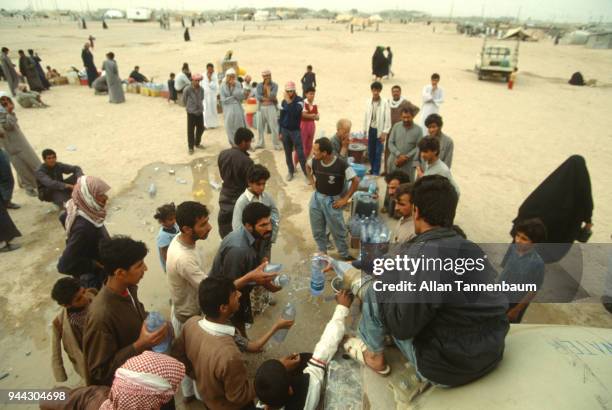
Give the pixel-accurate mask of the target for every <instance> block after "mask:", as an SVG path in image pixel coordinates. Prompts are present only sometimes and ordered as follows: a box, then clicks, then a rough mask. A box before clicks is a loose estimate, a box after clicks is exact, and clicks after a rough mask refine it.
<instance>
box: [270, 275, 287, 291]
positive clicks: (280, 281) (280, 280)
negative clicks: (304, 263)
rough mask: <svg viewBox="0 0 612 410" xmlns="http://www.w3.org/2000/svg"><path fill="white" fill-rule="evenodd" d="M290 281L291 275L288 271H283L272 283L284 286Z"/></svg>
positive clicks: (280, 286)
mask: <svg viewBox="0 0 612 410" xmlns="http://www.w3.org/2000/svg"><path fill="white" fill-rule="evenodd" d="M289 282H290V279H289V275H287V274H286V273H281V274H280V275H278V276H277V277H275V278H274V281H273V282H272V283H274V286H278V287H279V288H284V287H285V286H287V285H288V284H289Z"/></svg>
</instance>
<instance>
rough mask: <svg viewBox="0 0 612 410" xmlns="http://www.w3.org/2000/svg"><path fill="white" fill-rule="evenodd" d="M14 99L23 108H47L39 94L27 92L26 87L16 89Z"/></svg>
mask: <svg viewBox="0 0 612 410" xmlns="http://www.w3.org/2000/svg"><path fill="white" fill-rule="evenodd" d="M15 99H16V100H17V102H18V103H19V105H21V106H22V107H23V108H47V107H49V106H48V105H47V104H45V103H44V102H43V101H42V99H41V98H40V93H39V92H36V91H28V87H27V86H25V85H23V84H22V85H20V86H18V87H17V96H16V97H15Z"/></svg>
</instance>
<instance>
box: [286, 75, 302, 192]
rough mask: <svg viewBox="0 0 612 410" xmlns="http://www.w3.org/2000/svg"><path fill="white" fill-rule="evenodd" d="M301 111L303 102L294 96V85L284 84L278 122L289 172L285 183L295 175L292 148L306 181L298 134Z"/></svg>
mask: <svg viewBox="0 0 612 410" xmlns="http://www.w3.org/2000/svg"><path fill="white" fill-rule="evenodd" d="M303 109H304V101H303V100H302V97H299V96H298V95H296V94H295V83H294V82H293V81H289V82H288V83H287V84H285V98H284V100H283V103H282V105H281V112H280V120H279V125H280V134H281V139H282V140H283V147H284V148H285V161H286V162H287V168H288V170H289V173H288V174H287V181H291V180H292V179H293V174H294V173H295V167H294V166H293V149H294V148H295V150H296V151H297V155H298V160H299V161H300V166H301V167H302V171H303V172H304V176H305V177H306V180H308V177H307V174H306V158H305V156H304V149H303V147H302V136H301V134H300V123H301V121H302V110H303Z"/></svg>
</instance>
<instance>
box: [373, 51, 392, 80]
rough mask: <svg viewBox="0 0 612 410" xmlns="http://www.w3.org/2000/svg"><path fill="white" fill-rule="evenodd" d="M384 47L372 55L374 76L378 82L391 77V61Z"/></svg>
mask: <svg viewBox="0 0 612 410" xmlns="http://www.w3.org/2000/svg"><path fill="white" fill-rule="evenodd" d="M383 50H384V47H380V46H379V47H376V51H374V55H372V75H373V76H374V78H375V79H376V80H381V79H382V78H383V77H386V76H388V75H389V60H387V57H385V54H384V53H383Z"/></svg>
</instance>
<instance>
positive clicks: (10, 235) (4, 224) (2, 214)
mask: <svg viewBox="0 0 612 410" xmlns="http://www.w3.org/2000/svg"><path fill="white" fill-rule="evenodd" d="M18 236H21V232H19V229H17V227H16V226H15V224H14V223H13V220H12V219H11V216H10V215H9V213H8V212H7V210H6V207H5V206H4V202H2V201H0V243H1V242H10V241H12V240H13V239H15V238H17V237H18Z"/></svg>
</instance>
